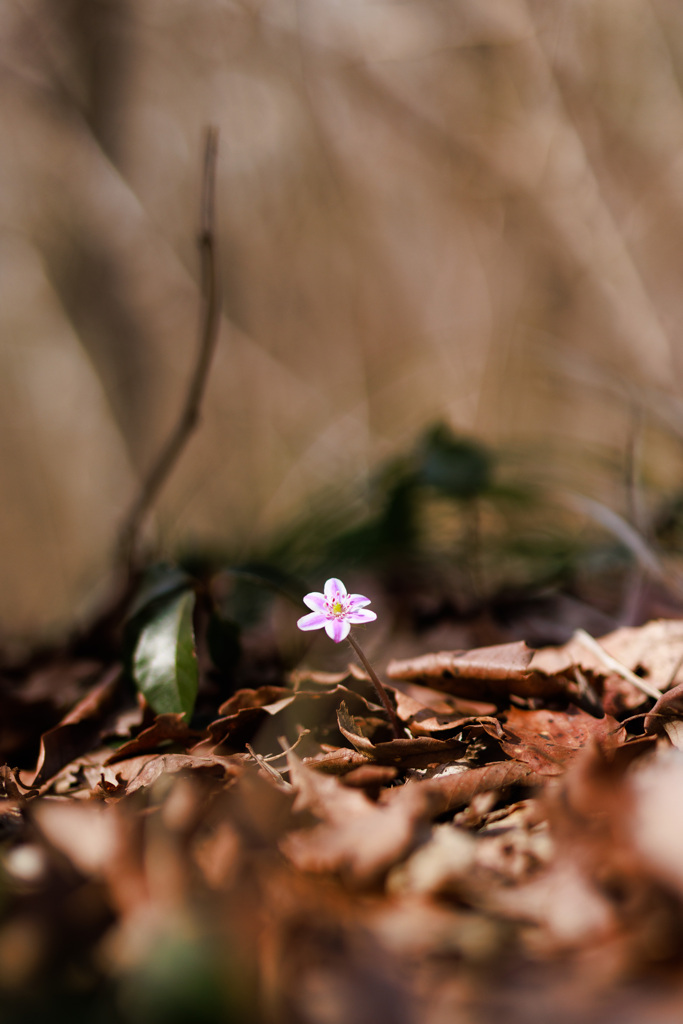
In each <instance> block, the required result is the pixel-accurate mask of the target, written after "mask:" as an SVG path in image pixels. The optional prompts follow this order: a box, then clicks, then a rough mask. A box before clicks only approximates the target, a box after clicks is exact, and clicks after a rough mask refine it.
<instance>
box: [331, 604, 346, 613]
mask: <svg viewBox="0 0 683 1024" xmlns="http://www.w3.org/2000/svg"><path fill="white" fill-rule="evenodd" d="M332 614H333V615H343V614H344V605H343V604H342V603H341V601H335V602H334V604H333V605H332Z"/></svg>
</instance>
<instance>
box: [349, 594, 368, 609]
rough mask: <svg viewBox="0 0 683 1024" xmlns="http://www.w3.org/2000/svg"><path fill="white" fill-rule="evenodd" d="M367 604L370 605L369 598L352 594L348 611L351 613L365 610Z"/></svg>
mask: <svg viewBox="0 0 683 1024" xmlns="http://www.w3.org/2000/svg"><path fill="white" fill-rule="evenodd" d="M366 604H370V598H369V597H363V595H362V594H351V595H350V596H349V604H348V609H349V611H350V612H352V611H354V609H356V608H364V607H365V605H366Z"/></svg>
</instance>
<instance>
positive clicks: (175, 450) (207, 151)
mask: <svg viewBox="0 0 683 1024" xmlns="http://www.w3.org/2000/svg"><path fill="white" fill-rule="evenodd" d="M217 155H218V130H217V129H216V128H209V129H208V131H207V133H206V141H205V145H204V172H203V179H202V194H201V207H200V230H199V238H198V244H199V256H200V270H201V311H200V326H199V348H198V351H197V360H196V363H195V366H194V370H193V373H192V377H191V379H190V383H189V386H188V389H187V394H186V396H185V402H184V405H183V408H182V409H181V412H180V415H179V417H178V421H177V423H176V425H175V427H174V428H173V430H172V431H171V433H170V435H169V437H168V438H167V440H166V442H165V443H164V444H163V446H162V448H161V451H160V452H159V454H158V456H157V458H156V460H155V462H153V463H152V466H151V468H150V470H149V473H148V474H147V476H146V478H145V479H144V480H143V481H142V484H141V486H140V490H139V493H138V495H137V497H136V498H135V501H134V502H133V504H132V505H131V507H130V510H129V512H128V514H127V516H126V518H125V519H124V521H123V525H122V527H121V530H120V532H119V538H118V543H117V554H118V560H119V561H120V562H122V563H123V564H124V565H126V566H127V567H128V569H129V570H131V569H132V568H133V567H134V564H135V559H136V555H137V549H138V544H139V539H140V531H141V529H142V526H143V524H144V520H145V517H146V515H147V514H148V513H149V510H150V508H151V507H152V505H153V504H154V501H155V500H156V498H157V496H158V494H159V492H160V490H161V488H162V487H163V485H164V484H165V482H166V480H167V479H168V477H169V475H170V473H171V470H172V469H173V467H174V466H175V464H176V462H177V460H178V458H179V457H180V454H181V452H182V450H183V448H184V447H185V445H186V444H187V441H188V440H189V437H190V435H191V434H192V432H193V430H194V429H195V427H196V426H197V424H198V423H199V417H200V410H201V404H202V399H203V397H204V392H205V390H206V383H207V380H208V376H209V369H210V367H211V360H212V358H213V354H214V351H215V348H216V342H217V340H218V328H219V324H220V320H219V310H220V294H219V285H218V270H217V259H216V229H215V224H216V158H217Z"/></svg>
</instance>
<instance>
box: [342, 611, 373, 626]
mask: <svg viewBox="0 0 683 1024" xmlns="http://www.w3.org/2000/svg"><path fill="white" fill-rule="evenodd" d="M376 618H377V613H376V612H371V611H370V609H369V608H357V609H356V611H355V612H349V613H348V615H347V616H346V620H347V622H353V623H358V622H374V621H375V619H376Z"/></svg>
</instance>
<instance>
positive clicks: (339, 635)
mask: <svg viewBox="0 0 683 1024" xmlns="http://www.w3.org/2000/svg"><path fill="white" fill-rule="evenodd" d="M325 632H326V633H327V635H328V636H329V637H330V639H331V640H334V642H335V643H336V644H339V643H341V642H342V640H346V638H347V636H348V635H349V633H350V632H351V626H350V625H349V624H348V622H347V621H346V620H345V619H328V620H327V622H326V623H325Z"/></svg>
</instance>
